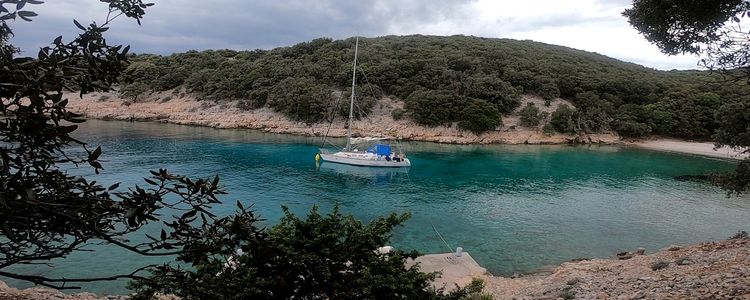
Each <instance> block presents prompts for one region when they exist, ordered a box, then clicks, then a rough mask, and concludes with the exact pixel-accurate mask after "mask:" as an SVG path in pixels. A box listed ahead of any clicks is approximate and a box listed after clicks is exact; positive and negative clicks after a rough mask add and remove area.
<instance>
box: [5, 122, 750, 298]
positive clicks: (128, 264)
mask: <svg viewBox="0 0 750 300" xmlns="http://www.w3.org/2000/svg"><path fill="white" fill-rule="evenodd" d="M76 135H77V137H78V138H79V139H81V140H83V141H86V142H88V143H90V144H92V145H101V146H102V149H103V152H104V154H102V160H103V164H104V168H105V170H104V171H103V172H102V174H101V175H98V176H95V175H93V172H92V171H91V170H90V169H82V170H72V172H74V173H78V174H87V175H89V178H90V179H95V180H97V181H98V182H102V183H104V185H105V186H106V185H109V184H111V183H114V182H122V184H121V187H127V186H132V185H134V184H141V183H142V179H141V178H143V177H144V176H147V175H148V171H149V170H154V169H158V168H165V167H166V168H168V169H169V170H170V171H172V172H173V173H177V174H185V175H190V176H191V177H196V176H201V177H209V176H213V175H215V174H219V175H220V176H221V178H222V182H223V184H224V185H225V187H226V190H227V191H228V192H229V194H228V195H225V196H224V197H223V198H222V199H223V200H225V203H226V204H225V205H222V206H217V207H215V212H217V213H218V214H229V213H231V212H232V211H233V210H234V203H235V201H236V200H239V201H241V202H243V203H244V204H246V205H250V204H252V205H253V207H254V208H255V210H256V211H257V212H258V213H259V214H260V215H261V216H262V217H264V218H265V219H267V220H268V221H266V223H268V224H269V225H270V224H273V223H274V222H275V221H276V220H278V218H279V217H280V215H281V206H282V205H286V206H288V207H289V208H290V209H291V210H292V211H293V212H295V213H299V214H304V213H305V212H306V211H308V210H309V209H310V208H311V207H312V206H314V205H318V206H320V207H321V209H322V210H323V211H328V210H330V208H331V207H333V206H334V205H335V204H336V203H339V204H340V206H341V209H342V211H343V212H345V213H351V214H354V215H355V216H356V217H358V218H360V219H362V220H364V221H367V220H370V219H372V218H374V217H377V216H381V215H384V214H387V213H390V212H411V213H412V218H411V219H410V220H409V221H408V222H407V223H406V224H405V226H404V227H401V228H399V229H397V230H396V232H395V233H394V238H393V245H394V246H396V247H398V248H402V249H416V250H418V251H421V252H424V253H437V252H447V251H448V250H449V249H448V247H447V246H446V245H445V244H444V243H443V241H441V240H440V239H439V238H438V237H437V235H436V233H435V231H434V230H433V226H434V227H435V228H436V229H437V230H438V231H439V232H440V233H441V234H442V236H443V237H444V238H445V239H446V241H447V242H448V244H449V245H448V246H449V247H450V248H451V249H455V247H457V246H461V247H463V248H464V249H465V251H468V252H470V253H471V255H472V256H473V257H474V258H475V259H476V260H477V262H478V263H479V264H480V265H482V266H483V267H486V268H487V269H488V270H489V271H490V272H491V273H493V274H495V275H511V274H514V273H524V272H530V271H533V270H535V269H538V268H541V267H544V266H548V265H554V264H559V263H561V262H565V261H569V260H571V259H574V258H580V257H589V258H591V257H610V256H612V255H613V254H614V253H616V252H619V251H625V250H633V249H635V248H637V247H645V248H646V249H647V251H648V252H651V251H655V250H657V249H659V248H662V247H665V246H668V245H670V244H689V243H697V242H701V241H707V240H712V239H723V238H726V237H728V236H730V235H732V234H733V233H735V232H736V231H738V230H748V229H750V228H748V223H747V220H750V199H748V197H740V198H736V197H734V198H727V197H726V196H725V194H724V193H723V192H722V191H721V190H719V189H717V188H715V187H712V186H710V185H708V184H706V183H702V182H695V181H679V180H675V179H674V177H675V176H682V175H701V174H705V173H707V172H712V171H729V170H732V169H733V167H734V164H733V163H732V162H729V161H723V160H717V159H710V158H703V157H696V156H687V155H679V154H671V153H662V152H655V151H649V150H642V149H636V148H629V147H617V146H575V147H574V146H561V145H560V146H551V145H550V146H540V145H488V146H477V145H446V144H433V143H419V142H405V143H404V144H403V148H405V150H406V151H407V154H408V156H409V158H410V159H411V161H412V164H413V167H412V168H411V169H410V170H408V171H406V170H398V169H397V170H392V169H388V170H382V169H361V168H357V167H347V166H340V165H333V164H327V163H323V164H322V165H320V166H317V165H316V163H315V161H314V159H313V158H314V156H315V154H316V152H317V149H318V147H319V145H320V142H321V139H320V138H310V137H297V136H290V135H278V134H267V133H262V132H259V131H251V130H229V129H212V128H204V127H192V126H180V125H170V124H158V123H130V122H108V121H89V122H86V123H85V124H83V125H82V127H81V129H79V130H78V131H77V132H76ZM152 230H155V231H156V230H158V229H157V228H152ZM90 248H91V249H96V250H97V251H95V252H86V253H77V254H74V255H72V256H71V257H69V259H66V260H65V261H58V262H56V263H55V266H54V268H52V269H50V268H48V267H44V266H24V267H22V268H20V267H19V268H17V270H22V271H25V272H31V273H34V274H40V275H46V276H65V277H91V276H96V275H104V274H112V273H113V272H114V273H129V271H132V270H133V269H135V268H136V267H138V266H142V265H144V264H149V263H159V262H162V259H159V258H143V257H138V256H136V255H132V254H130V253H127V252H126V251H124V250H121V249H117V248H113V247H109V246H101V245H99V246H91V247H90ZM0 279H1V280H4V281H7V282H8V283H9V284H10V285H11V286H15V287H27V286H28V284H25V283H21V282H17V281H13V280H9V279H7V278H2V277H0ZM84 290H86V291H93V292H97V293H102V294H122V293H127V289H125V281H115V282H100V283H93V284H87V285H84Z"/></svg>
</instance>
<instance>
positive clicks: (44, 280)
mask: <svg viewBox="0 0 750 300" xmlns="http://www.w3.org/2000/svg"><path fill="white" fill-rule="evenodd" d="M155 266H157V265H148V266H145V267H141V268H138V269H136V270H135V271H133V272H131V273H130V274H125V275H114V276H107V277H91V278H49V277H44V276H38V275H22V274H15V273H10V272H3V271H0V276H5V277H8V278H14V279H18V280H25V281H29V282H33V283H34V284H38V285H42V286H46V287H50V288H54V289H58V290H76V289H80V288H81V287H79V286H65V283H68V282H96V281H113V280H118V279H124V278H129V279H138V280H148V278H146V277H143V276H138V275H135V274H137V273H139V272H141V271H144V270H146V269H148V268H152V267H155ZM51 282H62V283H63V284H62V285H54V284H51Z"/></svg>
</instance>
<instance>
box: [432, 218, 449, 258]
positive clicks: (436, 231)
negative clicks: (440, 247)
mask: <svg viewBox="0 0 750 300" xmlns="http://www.w3.org/2000/svg"><path fill="white" fill-rule="evenodd" d="M430 225H432V229H433V230H435V233H437V236H438V237H439V238H440V239H441V240H443V244H445V247H448V252H453V248H451V246H450V245H448V242H446V241H445V239H444V238H443V236H442V235H440V232H438V230H437V228H435V224H432V223H430Z"/></svg>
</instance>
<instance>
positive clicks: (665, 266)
mask: <svg viewBox="0 0 750 300" xmlns="http://www.w3.org/2000/svg"><path fill="white" fill-rule="evenodd" d="M640 252H641V251H634V252H633V253H628V255H624V256H623V255H619V256H617V257H616V258H612V259H591V260H588V259H578V260H576V261H574V262H568V263H563V264H561V265H560V266H558V267H556V268H554V269H553V270H551V271H549V272H546V273H535V274H529V275H525V276H520V277H516V278H508V277H497V276H491V275H484V276H481V278H482V279H483V280H484V281H485V285H486V288H485V291H486V292H488V293H490V294H492V295H493V297H494V298H495V299H500V300H502V299H601V300H604V299H616V300H623V299H744V300H748V299H750V239H748V237H747V233H745V234H744V235H743V234H738V235H737V236H735V237H733V238H732V239H729V240H723V241H714V242H706V243H701V244H697V245H691V246H684V247H681V246H670V247H667V248H665V249H662V250H660V251H658V252H656V253H652V254H645V253H644V254H641V253H640ZM5 299H50V300H51V299H68V300H94V299H102V300H121V299H122V300H124V299H128V297H127V296H106V297H102V298H98V297H97V296H96V295H94V294H91V293H80V294H72V295H66V294H63V293H62V292H59V291H56V290H51V289H45V288H31V289H24V290H18V289H14V288H11V287H8V286H7V285H5V284H4V283H2V282H0V300H5ZM160 299H176V298H174V297H166V296H165V297H162V298H160Z"/></svg>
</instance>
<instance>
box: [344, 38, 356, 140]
mask: <svg viewBox="0 0 750 300" xmlns="http://www.w3.org/2000/svg"><path fill="white" fill-rule="evenodd" d="M358 49H359V36H357V41H356V42H355V43H354V66H353V67H352V97H351V100H350V102H349V126H347V130H346V151H352V120H353V119H354V85H355V84H356V82H357V50H358Z"/></svg>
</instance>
